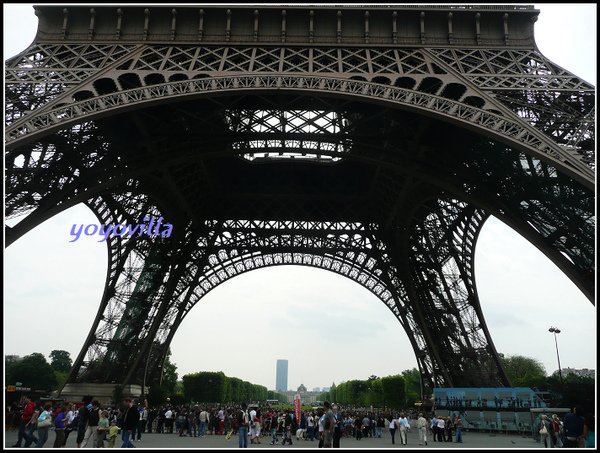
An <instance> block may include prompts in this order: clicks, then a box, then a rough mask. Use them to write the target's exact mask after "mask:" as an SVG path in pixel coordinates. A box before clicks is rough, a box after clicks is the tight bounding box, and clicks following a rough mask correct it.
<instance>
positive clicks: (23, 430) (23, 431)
mask: <svg viewBox="0 0 600 453" xmlns="http://www.w3.org/2000/svg"><path fill="white" fill-rule="evenodd" d="M23 402H24V404H25V407H24V409H23V412H22V413H21V419H20V421H19V434H18V437H17V443H16V444H14V445H13V448H18V447H21V442H23V440H25V443H26V444H27V446H29V445H30V444H31V440H29V439H30V438H29V434H28V433H27V428H28V426H29V422H30V421H31V417H32V416H33V413H34V411H35V404H34V403H33V401H31V398H29V397H28V396H24V397H23Z"/></svg>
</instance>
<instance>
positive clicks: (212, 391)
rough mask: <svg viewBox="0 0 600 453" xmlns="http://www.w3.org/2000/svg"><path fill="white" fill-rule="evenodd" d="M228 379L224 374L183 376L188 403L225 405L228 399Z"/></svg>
mask: <svg viewBox="0 0 600 453" xmlns="http://www.w3.org/2000/svg"><path fill="white" fill-rule="evenodd" d="M226 380H227V377H226V376H225V374H223V372H221V371H220V372H218V373H215V372H208V371H202V372H200V373H193V374H186V375H185V376H183V396H184V398H185V400H186V401H190V400H193V401H198V402H200V403H217V402H218V403H223V402H225V398H226V396H227V395H226V385H225V382H226Z"/></svg>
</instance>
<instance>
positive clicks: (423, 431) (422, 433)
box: [417, 414, 427, 445]
mask: <svg viewBox="0 0 600 453" xmlns="http://www.w3.org/2000/svg"><path fill="white" fill-rule="evenodd" d="M417 430H418V431H419V445H423V442H425V445H427V420H426V419H425V417H423V414H419V418H417Z"/></svg>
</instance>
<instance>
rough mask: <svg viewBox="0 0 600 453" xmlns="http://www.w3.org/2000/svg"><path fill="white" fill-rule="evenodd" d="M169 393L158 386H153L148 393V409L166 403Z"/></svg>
mask: <svg viewBox="0 0 600 453" xmlns="http://www.w3.org/2000/svg"><path fill="white" fill-rule="evenodd" d="M168 397H169V393H167V390H166V389H165V388H164V387H162V386H160V385H153V386H152V387H150V390H149V391H148V404H149V405H150V407H154V406H158V405H160V404H163V403H164V402H165V401H167V398H168Z"/></svg>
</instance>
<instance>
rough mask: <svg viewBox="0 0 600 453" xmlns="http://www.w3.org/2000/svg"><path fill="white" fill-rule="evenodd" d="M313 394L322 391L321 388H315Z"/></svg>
mask: <svg viewBox="0 0 600 453" xmlns="http://www.w3.org/2000/svg"><path fill="white" fill-rule="evenodd" d="M312 391H313V392H320V391H321V387H315V388H313V390H312Z"/></svg>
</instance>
